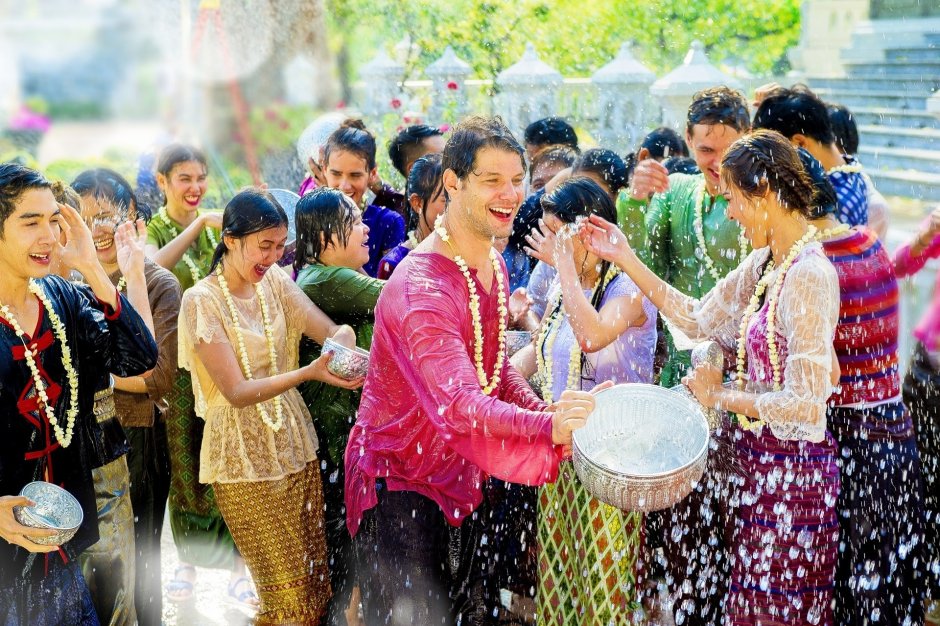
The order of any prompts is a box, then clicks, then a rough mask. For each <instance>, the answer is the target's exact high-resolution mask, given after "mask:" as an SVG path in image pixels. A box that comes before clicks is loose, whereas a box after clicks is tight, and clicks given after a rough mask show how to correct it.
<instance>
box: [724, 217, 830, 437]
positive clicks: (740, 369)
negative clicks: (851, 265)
mask: <svg viewBox="0 0 940 626" xmlns="http://www.w3.org/2000/svg"><path fill="white" fill-rule="evenodd" d="M816 232H817V231H816V227H815V226H810V227H809V228H807V229H806V233H805V234H804V235H803V236H802V237H801V238H800V239H799V241H797V242H796V243H794V244H793V246H791V248H790V251H789V252H788V253H787V256H786V258H785V259H784V260H783V263H782V264H781V265H780V271H779V272H778V273H777V274H776V279H775V280H774V283H773V285H772V286H771V287H770V294H769V295H768V296H767V335H766V337H767V357H768V359H769V360H770V367H771V371H772V372H773V390H774V391H780V389H781V381H782V377H781V372H780V358H779V354H778V352H777V334H776V333H777V324H776V319H775V318H776V314H777V300H778V299H779V298H780V288H781V286H782V285H783V277H784V276H785V275H786V273H787V270H789V269H790V266H791V265H793V262H794V261H795V260H796V257H798V256H799V255H800V253H801V252H802V251H803V248H805V247H806V244H808V243H809V242H811V241H814V240H815V239H816ZM773 270H774V262H773V259H771V260H770V262H769V263H768V264H767V267H766V268H765V269H764V273H763V275H761V278H760V280H759V281H757V287H756V288H755V289H754V295H752V296H751V300H750V302H749V303H748V305H747V308H746V309H745V310H744V316H743V317H742V318H741V325H740V328H739V337H738V355H737V356H738V359H737V377H736V379H735V382H736V385H737V387H738V390H740V391H743V390H744V378H745V367H744V366H745V363H746V361H747V327H748V324H749V322H750V320H751V316H753V315H754V313H756V312H757V309H758V308H760V299H761V296H763V295H764V291H765V290H766V289H767V286H768V284H769V283H770V280H771V276H772V275H773ZM737 418H738V423H740V424H741V426H742V427H743V428H745V429H748V430H756V429H758V428H760V427H761V426H762V425H763V421H762V420H760V419H751V418H749V417H747V416H746V415H741V414H740V413H738V414H737Z"/></svg>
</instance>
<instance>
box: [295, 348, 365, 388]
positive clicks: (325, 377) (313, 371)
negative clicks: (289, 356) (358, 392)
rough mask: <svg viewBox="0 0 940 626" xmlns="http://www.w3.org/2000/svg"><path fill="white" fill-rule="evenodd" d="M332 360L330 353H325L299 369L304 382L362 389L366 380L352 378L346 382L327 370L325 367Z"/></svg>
mask: <svg viewBox="0 0 940 626" xmlns="http://www.w3.org/2000/svg"><path fill="white" fill-rule="evenodd" d="M332 358H333V353H332V352H325V353H323V354H321V355H320V356H319V358H317V359H316V360H314V361H311V362H310V363H309V364H308V365H305V366H303V367H302V368H300V369H301V372H302V373H303V377H304V380H319V381H320V382H323V383H326V384H327V385H333V386H334V387H342V388H343V389H359V388H360V387H362V383H364V382H365V380H366V379H365V378H362V377H360V378H353V379H352V380H346V379H345V378H340V377H339V376H337V375H336V374H334V373H333V372H331V371H330V370H329V369H327V367H326V366H327V364H328V363H329V362H330V359H332Z"/></svg>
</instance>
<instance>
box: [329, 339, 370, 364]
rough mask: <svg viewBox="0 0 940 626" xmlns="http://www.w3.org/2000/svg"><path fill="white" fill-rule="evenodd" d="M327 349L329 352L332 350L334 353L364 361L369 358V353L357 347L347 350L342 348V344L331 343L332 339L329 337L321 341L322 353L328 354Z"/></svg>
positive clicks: (344, 347)
mask: <svg viewBox="0 0 940 626" xmlns="http://www.w3.org/2000/svg"><path fill="white" fill-rule="evenodd" d="M327 347H329V349H330V350H334V351H336V352H343V353H345V354H348V355H351V356H358V357H363V358H366V359H368V358H369V351H368V350H364V349H362V348H360V347H359V346H353V347H352V348H347V347H346V346H344V345H342V344H340V343H337V342H335V341H333V339H332V338H331V337H327V338H326V339H324V340H323V351H324V352H328V351H329V350H327Z"/></svg>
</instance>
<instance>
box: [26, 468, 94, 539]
mask: <svg viewBox="0 0 940 626" xmlns="http://www.w3.org/2000/svg"><path fill="white" fill-rule="evenodd" d="M20 495H21V496H25V497H27V498H29V499H30V500H32V501H33V502H35V503H36V504H35V505H33V506H15V507H13V517H15V518H16V521H17V522H19V523H20V524H22V525H23V526H30V527H32V528H47V529H50V530H54V531H56V533H55V534H54V535H50V536H48V537H30V538H29V539H30V541H32V542H33V543H38V544H40V545H43V546H61V545H62V544H64V543H66V542H67V541H68V540H70V539H71V538H72V537H74V536H75V533H76V532H78V527H79V526H81V525H82V519H83V518H84V513H83V512H82V507H81V505H80V504H79V503H78V500H76V499H75V496H73V495H72V494H70V493H69V492H68V491H66V490H65V489H62V488H61V487H58V486H56V485H53V484H52V483H47V482H43V481H36V482H31V483H29V484H27V485H26V486H25V487H23V489H21V490H20Z"/></svg>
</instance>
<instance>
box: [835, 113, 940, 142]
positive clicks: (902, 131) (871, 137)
mask: <svg viewBox="0 0 940 626" xmlns="http://www.w3.org/2000/svg"><path fill="white" fill-rule="evenodd" d="M852 114H853V115H854V116H855V117H856V120H858V114H857V113H855V112H854V111H853V113H852ZM856 123H858V122H857V121H856ZM858 132H859V135H860V138H859V143H860V144H861V145H862V146H880V147H885V148H911V149H913V150H940V128H898V127H895V126H882V125H868V124H861V125H859V127H858Z"/></svg>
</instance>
